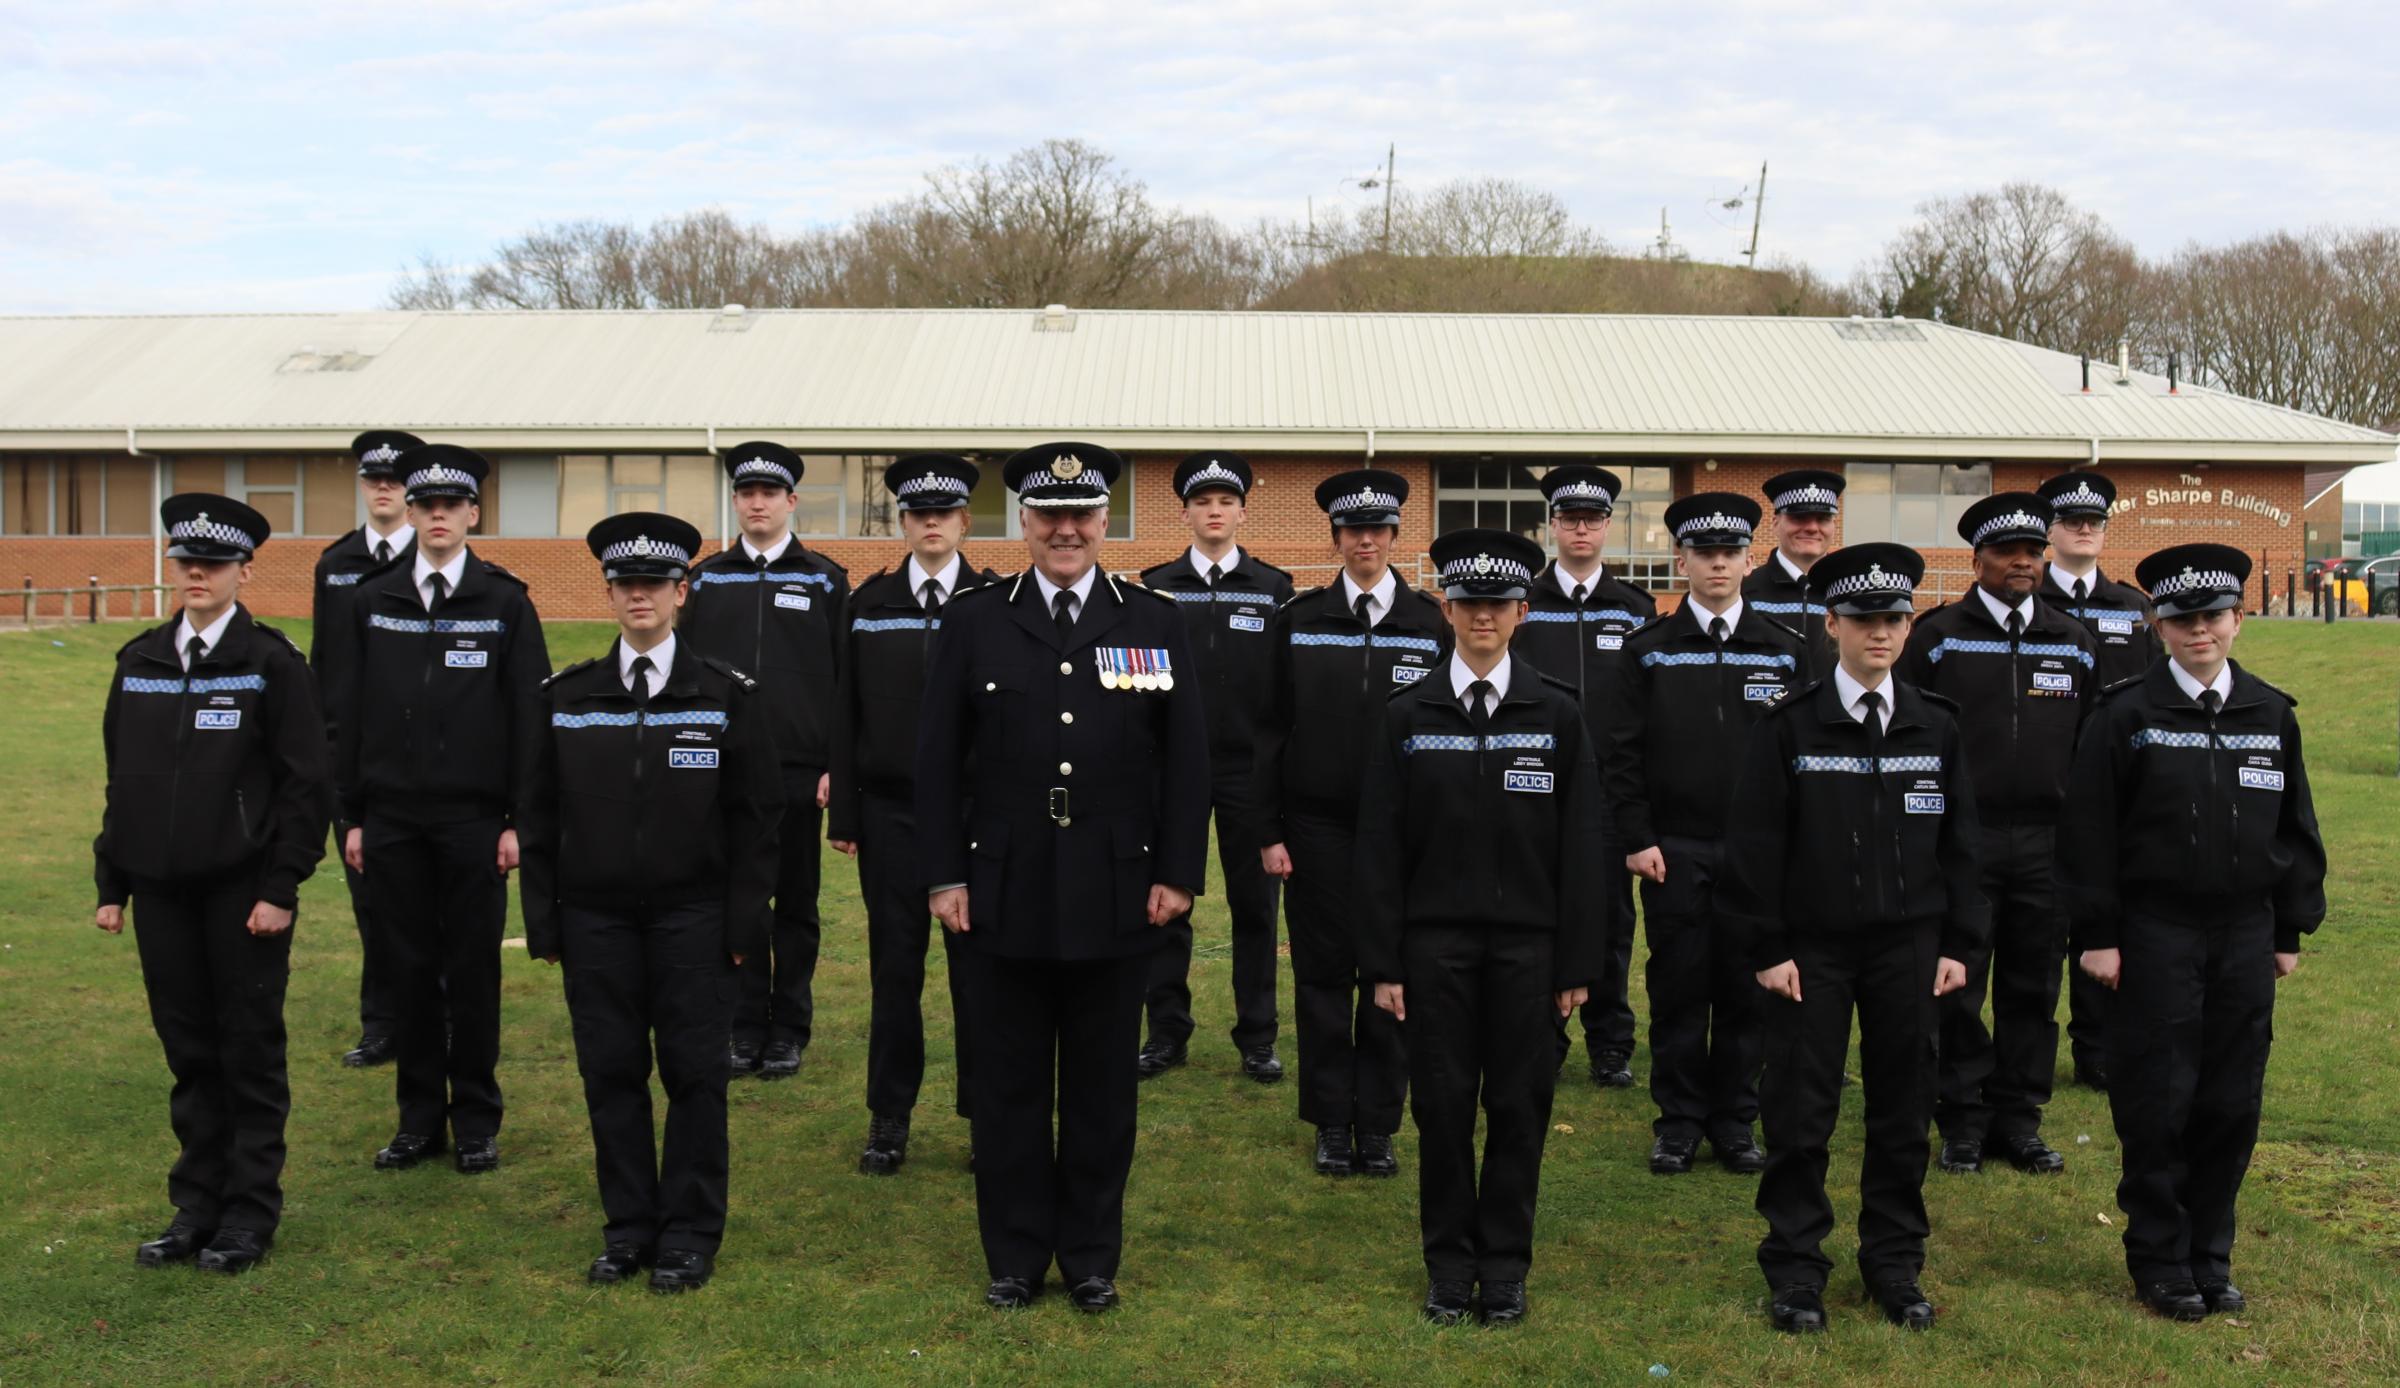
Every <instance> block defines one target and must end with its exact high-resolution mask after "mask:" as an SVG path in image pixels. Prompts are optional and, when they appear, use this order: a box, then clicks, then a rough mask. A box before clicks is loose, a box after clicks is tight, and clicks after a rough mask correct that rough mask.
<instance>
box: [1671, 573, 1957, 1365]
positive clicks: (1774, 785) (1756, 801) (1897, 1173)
mask: <svg viewBox="0 0 2400 1388" xmlns="http://www.w3.org/2000/svg"><path fill="white" fill-rule="evenodd" d="M1810 574H1811V578H1812V580H1813V583H1814V585H1815V590H1816V591H1817V592H1819V593H1821V594H1822V595H1823V598H1824V602H1825V605H1826V608H1827V612H1828V617H1827V620H1826V624H1825V625H1826V630H1827V632H1828V634H1829V635H1830V636H1831V637H1832V639H1833V641H1834V643H1835V648H1836V652H1837V658H1836V663H1835V665H1834V668H1833V669H1832V671H1831V672H1830V673H1829V674H1828V675H1827V676H1826V677H1825V678H1824V679H1822V680H1819V681H1817V682H1816V683H1815V684H1813V685H1810V686H1809V687H1807V688H1806V689H1803V690H1801V691H1799V692H1798V693H1796V694H1794V695H1792V696H1791V697H1790V698H1788V699H1785V700H1783V701H1782V702H1781V703H1779V704H1777V705H1776V706H1775V707H1774V708H1773V709H1772V710H1770V711H1769V712H1768V713H1767V715H1766V717H1764V718H1762V719H1760V720H1759V722H1758V724H1757V726H1756V727H1754V728H1753V729H1752V730H1751V733H1750V738H1749V742H1748V747H1747V749H1746V750H1745V751H1744V753H1743V758H1742V775H1741V778H1740V780H1739V781H1738V782H1737V783H1736V785H1737V788H1736V790H1735V793H1734V797H1733V803H1732V806H1731V809H1730V810H1729V812H1728V815H1727V819H1726V834H1725V863H1726V866H1727V868H1728V869H1729V873H1728V876H1727V878H1726V880H1725V883H1724V886H1723V888H1722V890H1721V891H1720V892H1719V895H1718V900H1719V907H1718V909H1719V910H1720V911H1722V912H1724V913H1725V914H1726V915H1728V916H1730V917H1732V918H1733V919H1735V920H1736V921H1738V922H1740V923H1741V926H1742V928H1743V933H1744V936H1745V938H1746V939H1747V941H1748V945H1747V952H1748V955H1749V962H1750V964H1751V967H1752V968H1754V969H1756V970H1757V974H1756V978H1757V980H1758V983H1759V985H1760V986H1761V987H1763V988H1765V989H1766V990H1767V992H1768V993H1769V994H1770V996H1769V997H1767V998H1766V999H1765V1000H1764V1002H1763V1003H1762V1004H1761V1006H1762V1007H1763V1008H1764V1011H1765V1016H1766V1036H1767V1046H1766V1054H1767V1068H1766V1076H1765V1078H1764V1080H1763V1081H1762V1082H1761V1083H1760V1086H1759V1091H1760V1093H1761V1094H1762V1095H1763V1096H1764V1104H1763V1111H1764V1114H1765V1117H1766V1132H1767V1166H1766V1171H1765V1173H1764V1174H1763V1175H1762V1176H1761V1177H1760V1178H1759V1185H1758V1212H1759V1214H1760V1215H1761V1216H1763V1217H1764V1218H1765V1219H1766V1222H1767V1232H1766V1236H1765V1237H1764V1238H1763V1239H1761V1240H1760V1241H1759V1245H1758V1265H1759V1269H1760V1271H1762V1272H1764V1273H1765V1274H1766V1279H1767V1286H1768V1288H1769V1290H1770V1293H1771V1295H1770V1297H1769V1302H1768V1308H1769V1314H1770V1317H1771V1318H1772V1320H1773V1323H1774V1325H1775V1327H1776V1328H1777V1329H1778V1330H1785V1331H1816V1330H1823V1329H1824V1328H1825V1301H1824V1293H1825V1280H1826V1274H1828V1273H1829V1272H1831V1271H1832V1270H1833V1263H1832V1261H1831V1260H1830V1259H1828V1258H1827V1257H1826V1256H1825V1253H1824V1249H1823V1244H1824V1241H1825V1236H1826V1235H1827V1234H1830V1233H1831V1232H1833V1205H1832V1203H1831V1202H1830V1201H1829V1200H1828V1199H1827V1198H1826V1194H1825V1170H1826V1164H1827V1156H1826V1147H1827V1143H1828V1142H1829V1141H1830V1139H1831V1138H1832V1136H1833V1130H1834V1126H1835V1119H1836V1117H1837V1116H1838V1113H1839V1111H1840V1108H1841V1084H1842V1065H1843V1061H1844V1058H1845V1057H1846V1056H1847V1055H1848V1053H1849V1047H1850V1016H1851V1013H1852V1012H1853V1011H1855V1012H1856V1013H1857V1014H1858V1030H1859V1062H1860V1067H1861V1077H1862V1080H1863V1082H1864V1087H1865V1090H1866V1106H1867V1112H1866V1152H1865V1154H1864V1157H1863V1159H1862V1161H1861V1164H1860V1171H1859V1213H1858V1267H1859V1272H1860V1274H1861V1275H1862V1277H1863V1279H1864V1281H1865V1284H1866V1292H1867V1297H1868V1299H1869V1300H1870V1301H1872V1302H1873V1303H1874V1304H1875V1305H1876V1306H1878V1307H1879V1308H1880V1309H1881V1310H1882V1312H1883V1314H1884V1317H1885V1318H1886V1319H1887V1320H1890V1321H1891V1322H1892V1323H1893V1324H1895V1325H1899V1326H1903V1327H1905V1328H1907V1329H1910V1330H1927V1329H1931V1328H1932V1326H1933V1318H1934V1310H1933V1306H1932V1303H1930V1302H1929V1301H1927V1300H1926V1298H1925V1294H1924V1292H1923V1291H1921V1290H1920V1289H1919V1288H1918V1286H1917V1278H1918V1275H1919V1273H1920V1272H1921V1271H1922V1270H1923V1268H1924V1265H1925V1236H1926V1233H1927V1227H1928V1226H1927V1223H1926V1217H1925V1194H1924V1187H1925V1155H1926V1138H1925V1131H1926V1126H1927V1123H1928V1120H1929V1119H1930V1118H1931V1117H1932V1113H1933V1097H1934V1084H1935V1075H1934V1056H1933V1043H1934V1036H1935V1032H1936V1027H1937V1022H1936V1018H1935V999H1936V998H1938V997H1940V996H1943V995H1945V994H1949V993H1953V992H1955V991H1956V990H1957V989H1959V988H1960V987H1961V986H1963V985H1964V984H1965V982H1966V976H1967V969H1966V964H1965V963H1964V961H1965V960H1966V959H1967V958H1968V957H1969V956H1970V955H1972V954H1973V953H1974V952H1975V951H1976V950H1977V949H1978V948H1980V945H1981V941H1982V938H1983V935H1984V932H1985V931H1986V929H1987V928H1988V920H1987V917H1986V914H1985V911H1984V907H1983V900H1982V897H1981V895H1980V893H1979V892H1978V891H1977V888H1976V868H1975V848H1974V826H1975V807H1974V796H1973V795H1972V793H1971V792H1970V791H1969V789H1968V784H1969V779H1970V778H1969V776H1968V764H1967V761H1966V759H1965V758H1964V757H1963V755H1962V743H1963V742H1964V741H1965V740H1966V736H1967V734H1966V731H1965V729H1964V728H1963V727H1962V725H1961V724H1960V722H1959V720H1958V719H1957V717H1956V716H1955V715H1954V713H1953V711H1952V709H1953V706H1952V705H1951V704H1950V703H1949V701H1947V700H1945V699H1943V698H1942V697H1941V696H1939V695H1936V694H1928V693H1926V692H1924V691H1923V690H1920V689H1918V688H1916V687H1915V686H1913V685H1910V684H1907V683H1906V682H1904V681H1903V680H1901V679H1899V678H1897V677H1896V671H1895V670H1894V668H1893V667H1894V664H1895V662H1896V661H1898V660H1899V658H1900V655H1901V651H1902V647H1903V643H1904V642H1905V641H1906V639H1907V636H1908V628H1909V624H1910V620H1911V618H1910V612H1911V610H1912V608H1913V605H1914V603H1915V600H1916V599H1915V590H1916V585H1917V583H1918V582H1919V581H1920V580H1921V579H1922V578H1923V577H1924V574H1925V561H1924V559H1923V558H1922V557H1921V556H1920V555H1918V554H1917V552H1916V551H1915V550H1912V549H1909V548H1907V547H1906V546H1904V545H1893V544H1881V543H1872V544H1860V545H1852V546H1850V547H1848V548H1846V549H1842V550H1839V551H1837V552H1835V553H1833V554H1830V555H1827V556H1826V557H1825V558H1824V559H1823V560H1821V561H1819V562H1818V564H1817V565H1816V566H1815V568H1813V569H1812V570H1811V571H1810Z"/></svg>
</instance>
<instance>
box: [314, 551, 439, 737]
mask: <svg viewBox="0 0 2400 1388" xmlns="http://www.w3.org/2000/svg"><path fill="white" fill-rule="evenodd" d="M390 562H391V563H394V564H399V565H403V566H406V565H411V564H414V563H416V562H417V537H416V533H415V532H414V531H411V532H410V533H409V537H408V543H407V544H405V545H402V546H401V547H400V548H399V549H398V550H397V551H395V552H394V553H393V555H392V557H391V560H390ZM382 567H383V565H382V564H378V563H376V562H375V551H374V549H373V548H372V546H371V545H370V544H369V542H368V540H367V531H366V528H365V527H364V526H361V527H360V528H359V529H356V530H353V531H351V532H350V533H349V534H347V535H344V536H343V537H342V538H340V539H338V540H336V541H334V542H333V543H332V544H330V545H327V546H326V547H325V549H324V552H323V553H321V554H319V555H318V556H317V578H316V596H315V598H314V599H313V601H312V602H311V605H310V608H309V610H310V612H312V613H313V614H314V615H315V620H314V621H312V622H311V623H310V625H309V637H308V665H309V668H310V669H312V670H314V671H316V673H317V683H318V684H319V685H320V686H322V687H324V688H327V689H331V688H332V685H333V681H332V677H331V676H329V675H328V674H327V673H326V669H325V658H326V656H327V654H328V653H329V652H331V651H333V650H336V649H338V648H339V646H340V642H339V639H338V636H337V635H336V634H337V633H339V632H341V631H343V630H345V629H346V628H347V627H348V625H349V622H350V617H351V613H352V611H353V610H354V609H355V607H356V602H355V599H356V598H357V597H358V585H359V583H360V582H361V581H363V580H364V579H365V578H366V577H367V576H368V575H369V574H372V573H374V572H375V571H376V570H377V569H380V568H382ZM337 711H338V710H336V709H335V708H334V707H333V705H332V703H331V702H330V701H328V702H327V703H326V705H325V708H324V714H325V717H326V720H327V726H326V729H325V732H326V735H327V736H328V737H330V736H333V735H334V734H335V733H336V732H337V730H336V729H335V728H334V727H333V726H332V719H333V717H334V715H335V713H336V712H337Z"/></svg>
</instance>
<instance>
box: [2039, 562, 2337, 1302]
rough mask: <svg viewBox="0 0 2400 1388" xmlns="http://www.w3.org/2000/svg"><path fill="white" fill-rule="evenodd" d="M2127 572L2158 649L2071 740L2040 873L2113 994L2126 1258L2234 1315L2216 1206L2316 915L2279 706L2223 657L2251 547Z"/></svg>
mask: <svg viewBox="0 0 2400 1388" xmlns="http://www.w3.org/2000/svg"><path fill="white" fill-rule="evenodd" d="M2136 574H2137V576H2138V577H2139V578H2140V579H2141V581H2142V586H2143V587H2144V588H2146V589H2148V590H2149V596H2150V598H2151V600H2152V601H2153V602H2154V603H2155V604H2156V609H2157V613H2158V629H2159V635H2160V637H2161V639H2162V640H2163V641H2164V643H2165V646H2166V652H2167V654H2166V658H2164V659H2161V660H2158V661H2155V662H2153V663H2152V664H2151V666H2150V668H2149V669H2148V670H2146V671H2144V672H2143V673H2142V674H2140V675H2137V676H2135V677H2133V678H2132V679H2129V680H2126V681H2123V682H2120V683H2118V684H2116V685H2114V686H2112V687H2111V688H2110V689H2109V690H2108V691H2107V693H2106V694H2105V695H2103V696H2102V699H2101V702H2100V706H2099V708H2098V709H2097V710H2095V711H2094V713H2093V715H2092V717H2091V720H2090V721H2089V722H2088V723H2087V724H2086V725H2085V726H2084V730H2083V736H2082V738H2081V739H2080V740H2079V741H2078V743H2077V745H2076V751H2075V777H2074V783H2075V794H2074V795H2073V796H2072V797H2070V798H2069V800H2068V801H2067V807H2066V812H2065V814H2064V816H2063V817H2062V818H2061V820H2060V823H2059V837H2058V876H2059V886H2060V889H2061V893H2062V895H2064V896H2065V898H2066V900H2067V905H2068V911H2069V912H2070V914H2072V915H2073V917H2074V947H2075V950H2076V954H2077V959H2078V962H2079V963H2080V965H2081V966H2082V968H2083V970H2084V971H2085V972H2086V973H2088V974H2090V975H2092V976H2093V977H2094V978H2096V979H2098V980H2099V981H2100V982H2102V983H2103V984H2105V985H2106V986H2107V987H2109V988H2111V989H2114V990H2115V997H2114V1000H2113V1001H2114V1008H2113V1009H2112V1012H2111V1015H2110V1018H2109V1043H2110V1044H2109V1058H2110V1060H2111V1061H2112V1062H2113V1068H2112V1070H2111V1071H2110V1074H2109V1078H2110V1080H2111V1081H2112V1083H2111V1084H2110V1087H2109V1092H2108V1102H2109V1109H2110V1111H2111V1112H2112V1113H2113V1114H2114V1116H2115V1118H2116V1125H2117V1139H2118V1142H2119V1143H2120V1144H2121V1146H2122V1148H2123V1157H2124V1173H2123V1175H2122V1177H2121V1178H2120V1179H2119V1180H2118V1182H2117V1205H2118V1207H2119V1208H2120V1209H2122V1210H2124V1212H2125V1267H2126V1270H2127V1271H2128V1272H2130V1273H2131V1274H2132V1275H2133V1282H2134V1289H2135V1294H2136V1295H2137V1296H2139V1297H2140V1298H2141V1300H2142V1301H2143V1303H2144V1304H2145V1305H2147V1306H2149V1307H2150V1309H2152V1310H2153V1311H2155V1312H2157V1313H2158V1314H2160V1315H2162V1316H2167V1317H2169V1318H2171V1319H2175V1320H2199V1319H2200V1318H2202V1317H2203V1316H2205V1315H2208V1314H2209V1313H2211V1312H2216V1313H2222V1314H2228V1315H2232V1314H2239V1313H2240V1312H2241V1311H2242V1310H2243V1309H2244V1308H2245V1306H2246V1305H2247V1299H2246V1298H2245V1297H2244V1296H2243V1295H2242V1292H2241V1289H2240V1288H2238V1287H2236V1286H2235V1285H2234V1284H2233V1236H2234V1228H2235V1219H2234V1203H2235V1198H2236V1197H2237V1196H2238V1195H2239V1194H2240V1192H2241V1185H2242V1176H2243V1173H2244V1172H2245V1171H2247V1170H2248V1168H2249V1165H2250V1153H2251V1149H2252V1148H2253V1147H2254V1146H2255V1145H2256V1143H2257V1141H2258V1110H2259V1102H2260V1097H2261V1088H2262V1085H2263V1083H2264V1080H2265V1076H2266V1067H2267V1049H2268V1042H2269V1041H2270V1039H2271V1038H2272V1037H2273V1035H2274V1008H2275V980H2277V979H2279V978H2284V977H2287V976H2288V975H2290V973H2291V972H2292V970H2294V969H2296V968H2298V967H2299V965H2300V937H2301V936H2302V935H2306V934H2310V933H2313V932H2314V931H2315V930H2316V928H2317V926H2318V925H2319V923H2321V922H2322V921H2323V920H2324V918H2325V845H2324V841H2323V839H2322V838H2321V836H2320V835H2319V834H2318V831H2317V816H2316V807H2315V804H2314V802H2313V800H2312V799H2311V798H2310V795H2309V789H2308V765H2307V763H2306V761H2305V760H2304V759H2303V757H2302V755H2301V749H2300V722H2299V719H2298V718H2297V717H2296V716H2295V715H2294V714H2293V712H2292V709H2293V705H2294V702H2295V701H2294V700H2293V699H2292V697H2291V696H2290V695H2288V694H2285V693H2284V692H2283V691H2281V690H2279V689H2277V688H2275V687H2274V686H2273V685H2271V684H2268V683H2266V682H2265V681H2263V680H2261V679H2259V678H2258V677H2257V676H2255V675H2253V674H2251V673H2250V672H2249V671H2247V670H2244V669H2242V668H2241V667H2240V666H2239V665H2237V664H2235V663H2234V662H2233V660H2232V651H2233V642H2234V638H2235V637H2236V636H2238V635H2239V634H2240V632H2241V629H2242V612H2241V607H2242V593H2243V591H2244V586H2245V585H2246V584H2247V583H2248V582H2249V579H2250V557H2249V556H2248V555H2246V554H2244V553H2242V552H2241V551H2240V550H2238V549H2234V548H2232V547H2231V546H2228V545H2210V544H2194V545H2176V546H2174V547H2172V548H2169V549H2163V550H2160V551H2158V552H2157V553H2156V554H2153V555H2151V556H2150V557H2149V558H2147V559H2144V560H2143V561H2142V562H2141V564H2140V566H2139V567H2138V569H2137V570H2136Z"/></svg>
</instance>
